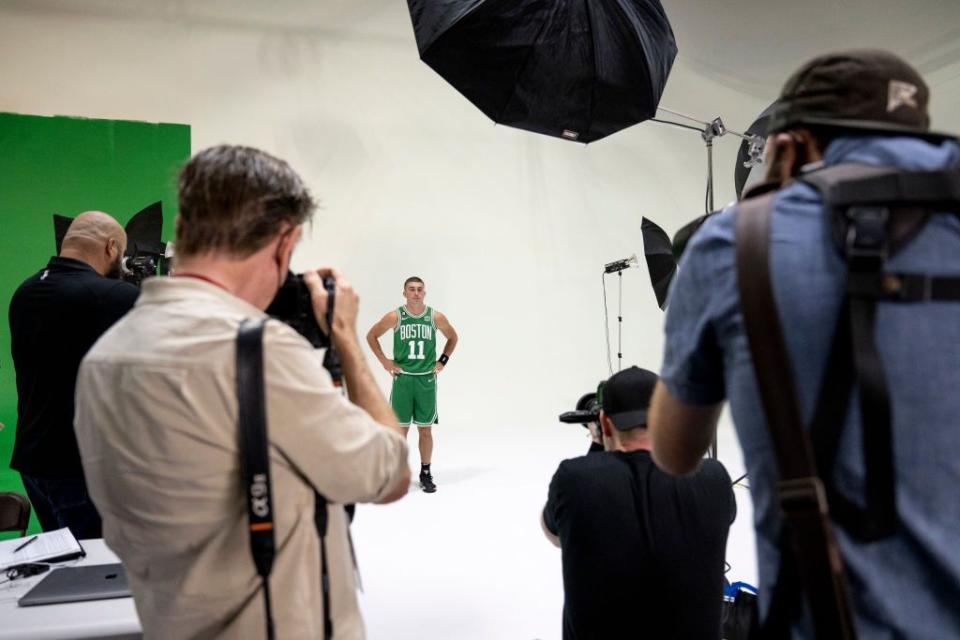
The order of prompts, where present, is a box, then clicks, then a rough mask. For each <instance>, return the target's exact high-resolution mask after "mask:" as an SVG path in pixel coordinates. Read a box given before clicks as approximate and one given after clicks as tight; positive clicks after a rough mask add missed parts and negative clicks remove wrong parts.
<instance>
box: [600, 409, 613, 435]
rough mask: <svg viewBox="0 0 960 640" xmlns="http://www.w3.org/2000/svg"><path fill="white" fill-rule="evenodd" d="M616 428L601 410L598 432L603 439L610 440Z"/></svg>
mask: <svg viewBox="0 0 960 640" xmlns="http://www.w3.org/2000/svg"><path fill="white" fill-rule="evenodd" d="M615 428H616V427H614V426H613V422H611V421H610V417H609V416H608V415H607V412H606V411H604V410H603V409H600V432H601V433H602V434H603V437H604V438H612V437H613V430H614V429H615Z"/></svg>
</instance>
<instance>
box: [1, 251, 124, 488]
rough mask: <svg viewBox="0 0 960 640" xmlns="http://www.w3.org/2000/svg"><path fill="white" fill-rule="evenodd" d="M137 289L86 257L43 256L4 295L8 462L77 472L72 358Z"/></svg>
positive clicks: (38, 470)
mask: <svg viewBox="0 0 960 640" xmlns="http://www.w3.org/2000/svg"><path fill="white" fill-rule="evenodd" d="M139 293H140V292H139V290H138V289H137V288H136V287H134V286H133V285H132V284H129V283H126V282H122V281H120V280H113V279H110V278H105V277H103V276H101V275H100V274H99V273H97V271H96V270H94V269H93V267H91V266H90V265H88V264H86V263H85V262H81V261H80V260H73V259H71V258H51V259H50V262H49V264H48V265H47V267H46V268H45V269H44V270H42V271H40V272H39V273H37V274H36V275H34V276H31V277H30V278H28V279H27V280H26V281H25V282H24V283H23V284H21V285H20V287H19V288H18V289H17V291H16V293H14V294H13V299H12V300H11V301H10V346H11V351H12V352H13V366H14V368H15V369H16V372H17V434H16V442H15V443H14V446H13V457H12V459H11V460H10V466H11V467H12V468H13V469H16V470H18V471H20V472H21V473H25V474H27V475H33V476H49V477H63V476H74V475H78V474H80V473H82V472H83V471H82V467H81V465H80V453H79V451H78V450H77V439H76V436H75V435H74V432H73V392H74V387H75V386H76V382H77V370H78V369H79V368H80V361H81V360H82V359H83V356H85V355H86V353H87V351H89V350H90V347H92V346H93V343H95V342H96V341H97V339H98V338H100V336H101V335H103V333H104V332H105V331H106V330H107V329H109V328H110V326H111V325H112V324H113V323H115V322H116V321H117V320H119V319H120V318H121V317H122V316H123V315H124V314H125V313H126V312H127V311H129V310H130V309H131V308H132V307H133V304H134V302H136V299H137V295H139Z"/></svg>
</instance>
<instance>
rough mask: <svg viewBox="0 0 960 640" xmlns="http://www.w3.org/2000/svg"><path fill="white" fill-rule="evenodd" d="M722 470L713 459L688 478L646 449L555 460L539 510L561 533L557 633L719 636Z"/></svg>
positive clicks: (573, 638) (728, 498) (727, 514)
mask: <svg viewBox="0 0 960 640" xmlns="http://www.w3.org/2000/svg"><path fill="white" fill-rule="evenodd" d="M735 515H736V501H735V499H734V496H733V489H732V487H731V486H730V476H728V475H727V471H726V469H724V467H723V465H722V464H720V463H719V462H717V461H715V460H706V461H704V462H703V464H702V466H701V468H700V470H699V471H698V472H697V473H696V474H694V475H691V476H685V477H676V476H671V475H668V474H666V473H664V472H662V471H660V470H659V469H658V468H657V467H656V465H655V464H654V463H653V460H652V459H651V457H650V452H649V451H632V452H629V453H623V452H619V451H617V452H604V453H591V454H588V455H586V456H583V457H581V458H574V459H572V460H564V461H563V462H562V463H561V464H560V467H559V468H558V469H557V472H556V473H555V474H554V476H553V480H552V481H551V483H550V494H549V498H548V500H547V505H546V508H545V509H544V512H543V516H544V522H545V524H546V525H547V528H548V529H549V530H550V531H552V532H553V533H554V534H555V535H558V536H559V537H560V546H561V548H562V555H563V589H564V606H563V637H564V640H584V639H588V638H596V639H598V640H599V639H603V640H611V639H616V638H630V639H636V638H657V639H661V640H662V639H669V638H691V639H694V640H709V639H711V638H712V639H718V638H720V607H721V602H722V599H723V568H724V555H725V551H726V546H727V532H728V530H729V528H730V523H731V522H733V519H734V517H735Z"/></svg>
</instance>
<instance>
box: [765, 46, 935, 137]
mask: <svg viewBox="0 0 960 640" xmlns="http://www.w3.org/2000/svg"><path fill="white" fill-rule="evenodd" d="M929 101H930V89H929V88H928V87H927V83H926V82H924V81H923V78H922V77H921V76H920V74H919V73H918V72H917V70H916V69H914V68H913V67H911V66H910V65H909V64H907V62H906V61H904V60H903V59H901V58H900V57H898V56H896V55H894V54H892V53H890V52H889V51H882V50H879V49H863V50H854V51H840V52H836V53H828V54H826V55H822V56H818V57H816V58H814V59H813V60H810V61H809V62H807V63H806V64H805V65H803V66H802V67H800V69H799V70H797V71H796V72H795V73H794V74H793V75H792V76H791V77H790V79H789V80H787V83H786V84H785V85H784V87H783V91H782V92H781V93H780V97H779V98H778V100H777V103H776V106H775V107H774V109H773V112H772V113H771V116H770V124H769V127H768V129H767V133H768V135H769V134H773V133H779V132H781V131H786V130H787V129H791V128H793V127H796V126H803V125H820V126H828V127H837V128H842V129H852V130H862V131H864V132H868V131H871V132H877V133H886V134H900V135H914V136H919V137H924V138H936V139H941V138H946V137H949V136H947V135H946V134H940V133H932V132H930V115H929V112H928V111H927V106H928V103H929Z"/></svg>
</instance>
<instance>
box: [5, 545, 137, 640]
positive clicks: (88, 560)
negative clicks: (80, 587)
mask: <svg viewBox="0 0 960 640" xmlns="http://www.w3.org/2000/svg"><path fill="white" fill-rule="evenodd" d="M80 544H82V545H83V548H84V550H86V552H87V555H86V557H84V558H82V559H80V560H78V561H72V562H67V563H64V565H65V566H79V565H88V564H110V563H113V562H118V560H117V556H115V555H114V554H113V552H112V551H110V549H108V548H107V545H106V544H104V542H103V540H101V539H97V540H81V541H80ZM48 574H49V572H48V573H42V574H40V575H38V576H32V577H30V578H21V579H18V580H14V581H12V582H7V583H4V584H0V640H15V639H16V640H63V639H66V638H140V637H142V631H141V629H140V619H139V618H137V611H136V609H135V608H134V606H133V598H116V599H113V600H93V601H89V602H71V603H69V604H51V605H42V606H36V607H19V606H17V600H19V599H20V597H21V596H23V594H25V593H26V592H27V591H29V590H30V589H31V588H32V587H33V585H35V584H36V583H38V582H40V580H42V579H43V578H44V577H45V576H47V575H48ZM0 576H2V577H0V580H5V579H6V576H3V574H0Z"/></svg>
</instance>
